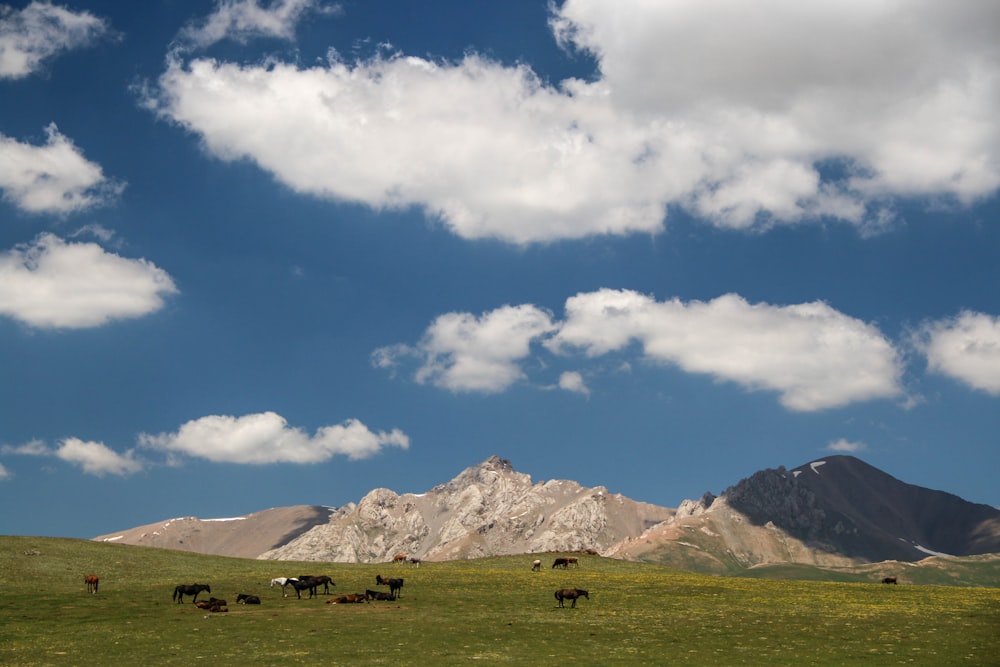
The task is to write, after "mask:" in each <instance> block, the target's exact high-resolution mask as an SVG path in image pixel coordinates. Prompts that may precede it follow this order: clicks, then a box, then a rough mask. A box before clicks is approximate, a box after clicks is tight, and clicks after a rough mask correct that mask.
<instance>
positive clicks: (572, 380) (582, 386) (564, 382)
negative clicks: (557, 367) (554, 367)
mask: <svg viewBox="0 0 1000 667" xmlns="http://www.w3.org/2000/svg"><path fill="white" fill-rule="evenodd" d="M559 388H560V389H564V390H566V391H571V392H573V393H576V394H583V395H584V396H590V389H589V388H588V387H587V383H586V382H584V381H583V375H581V374H580V373H578V372H577V371H566V372H565V373H563V374H562V375H560V376H559Z"/></svg>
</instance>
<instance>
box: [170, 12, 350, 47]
mask: <svg viewBox="0 0 1000 667" xmlns="http://www.w3.org/2000/svg"><path fill="white" fill-rule="evenodd" d="M339 11H340V10H339V8H338V6H334V5H323V4H321V3H320V2H319V0H273V2H271V3H270V5H268V6H263V7H262V6H261V4H260V3H259V2H258V0H216V3H215V11H214V12H213V13H212V14H211V15H209V17H208V18H207V19H205V20H204V21H201V22H198V23H197V24H191V25H189V26H187V27H185V28H184V29H183V30H182V31H181V34H180V38H179V39H180V42H181V44H182V45H185V46H188V45H189V46H194V47H197V48H205V47H207V46H210V45H212V44H214V43H216V42H220V41H222V40H224V39H232V40H236V41H240V42H245V41H247V40H249V39H252V38H255V37H273V38H277V39H284V40H291V39H293V38H294V36H295V26H296V25H297V24H298V22H299V21H300V20H301V19H302V18H303V16H304V15H305V14H307V13H309V12H319V13H324V14H329V13H335V12H339Z"/></svg>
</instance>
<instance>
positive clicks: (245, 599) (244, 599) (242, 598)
mask: <svg viewBox="0 0 1000 667" xmlns="http://www.w3.org/2000/svg"><path fill="white" fill-rule="evenodd" d="M236 604H260V598H259V597H257V596H256V595H247V594H246V593H238V594H237V595H236Z"/></svg>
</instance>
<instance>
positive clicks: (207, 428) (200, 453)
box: [139, 412, 410, 464]
mask: <svg viewBox="0 0 1000 667" xmlns="http://www.w3.org/2000/svg"><path fill="white" fill-rule="evenodd" d="M139 444H140V446H142V447H146V448H151V449H157V450H161V451H165V452H168V453H171V454H183V455H187V456H195V457H198V458H203V459H207V460H209V461H215V462H218V463H251V464H266V463H318V462H322V461H327V460H329V459H330V458H332V457H333V456H335V455H338V454H339V455H344V456H347V457H348V458H350V459H364V458H368V457H370V456H373V455H375V454H377V453H378V452H380V451H381V450H382V449H383V448H384V447H400V448H402V449H407V448H408V447H409V446H410V439H409V437H407V436H406V434H404V433H403V432H402V431H400V430H399V429H393V430H392V431H389V432H385V431H378V432H373V431H371V430H369V429H368V427H367V426H365V425H364V424H363V423H361V422H360V421H358V420H356V419H349V420H347V421H345V422H344V423H342V424H337V425H334V426H324V427H322V428H320V429H318V430H317V431H316V433H315V435H313V436H309V435H308V434H307V433H305V432H303V431H302V430H301V429H298V428H294V427H290V426H289V425H288V422H287V421H285V419H284V418H283V417H282V416H281V415H278V414H275V413H274V412H264V413H258V414H250V415H244V416H242V417H231V416H224V415H210V416H207V417H202V418H200V419H196V420H192V421H189V422H187V423H185V424H184V425H183V426H181V428H180V430H178V431H177V432H176V433H160V434H158V435H151V434H146V433H143V434H141V435H140V436H139Z"/></svg>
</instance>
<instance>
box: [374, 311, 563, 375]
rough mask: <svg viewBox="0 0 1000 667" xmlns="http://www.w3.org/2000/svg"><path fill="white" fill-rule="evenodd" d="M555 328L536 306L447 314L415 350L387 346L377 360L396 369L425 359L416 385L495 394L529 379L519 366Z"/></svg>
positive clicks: (377, 356) (377, 353)
mask: <svg viewBox="0 0 1000 667" xmlns="http://www.w3.org/2000/svg"><path fill="white" fill-rule="evenodd" d="M552 329H553V324H552V318H551V316H550V315H549V313H547V312H545V311H544V310H541V309H540V308H536V307H535V306H530V305H524V306H503V307H501V308H497V309H496V310H493V311H490V312H488V313H484V314H483V315H482V316H481V317H476V316H475V315H472V314H470V313H447V314H445V315H441V316H440V317H438V318H437V319H436V320H435V321H434V322H433V323H432V324H431V326H430V327H428V329H427V332H426V333H425V334H424V336H423V339H422V340H421V341H420V343H419V344H418V345H417V346H416V347H415V348H410V347H407V346H393V347H384V348H380V349H378V350H376V351H375V353H374V354H373V355H372V359H373V363H374V364H375V365H376V366H377V367H381V368H390V367H393V366H394V365H395V364H396V363H397V362H398V360H399V358H400V357H402V356H405V355H415V356H418V357H419V358H421V359H422V360H423V365H422V366H421V367H420V369H419V370H418V371H417V374H416V380H417V382H420V383H424V382H430V383H431V384H433V385H435V386H438V387H443V388H445V389H450V390H451V391H475V392H484V393H494V392H499V391H503V390H505V389H507V388H508V387H510V385H512V384H514V383H515V382H517V381H518V380H520V379H522V378H523V377H524V372H523V371H522V370H521V368H520V365H519V362H521V361H522V360H523V359H525V358H526V357H528V356H529V354H530V353H531V343H532V341H534V340H535V339H537V338H538V337H539V336H541V335H543V334H545V333H547V332H549V331H551V330H552Z"/></svg>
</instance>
